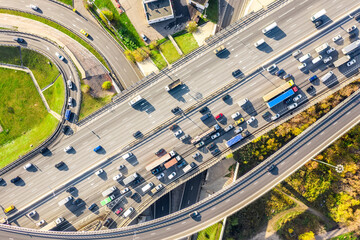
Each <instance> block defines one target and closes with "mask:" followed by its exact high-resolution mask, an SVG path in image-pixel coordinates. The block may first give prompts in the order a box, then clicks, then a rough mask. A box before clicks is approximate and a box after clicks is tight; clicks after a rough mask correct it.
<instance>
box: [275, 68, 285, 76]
mask: <svg viewBox="0 0 360 240" xmlns="http://www.w3.org/2000/svg"><path fill="white" fill-rule="evenodd" d="M283 73H285V71H284V69H280V70H279V71H277V72H276V73H275V75H276V76H280V75H282V74H283Z"/></svg>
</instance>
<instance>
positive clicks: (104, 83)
mask: <svg viewBox="0 0 360 240" xmlns="http://www.w3.org/2000/svg"><path fill="white" fill-rule="evenodd" d="M111 86H112V84H111V82H110V81H106V82H103V84H102V85H101V87H102V89H104V90H109V89H110V88H111Z"/></svg>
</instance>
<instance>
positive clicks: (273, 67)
mask: <svg viewBox="0 0 360 240" xmlns="http://www.w3.org/2000/svg"><path fill="white" fill-rule="evenodd" d="M276 68H277V66H276V64H275V63H274V64H273V65H271V66H269V67H267V68H266V70H267V71H268V72H272V71H274V70H275V69H276Z"/></svg>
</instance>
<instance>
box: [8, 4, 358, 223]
mask: <svg viewBox="0 0 360 240" xmlns="http://www.w3.org/2000/svg"><path fill="white" fill-rule="evenodd" d="M291 4H292V3H289V4H288V5H286V6H284V7H283V8H281V9H279V10H277V14H276V16H273V15H270V16H269V17H268V18H266V19H263V20H261V21H260V22H256V23H254V24H253V25H252V26H251V27H249V29H247V30H248V31H243V32H240V33H237V34H235V36H236V38H234V37H232V38H230V39H229V40H227V41H226V43H225V45H226V47H227V48H228V49H229V50H230V55H229V56H228V58H220V59H218V58H217V57H216V56H215V55H214V54H213V53H212V52H208V53H206V54H204V55H202V56H200V57H199V58H198V59H197V61H199V62H200V64H196V65H191V66H189V67H187V68H184V69H181V70H179V71H177V72H176V74H174V76H172V77H173V78H175V77H178V78H180V79H182V80H183V81H184V82H185V84H186V86H185V87H184V88H183V89H181V90H179V91H176V93H175V94H173V95H170V94H167V93H166V92H165V90H164V86H165V85H166V84H167V83H169V82H170V80H169V79H168V80H161V81H159V82H157V83H155V84H154V85H152V86H151V87H149V88H148V89H146V91H144V92H141V95H142V96H143V97H144V98H145V99H146V100H147V101H148V102H149V103H150V104H151V106H147V107H146V112H145V111H144V112H140V111H136V110H135V109H132V108H130V107H129V106H128V104H127V103H123V104H121V105H119V106H118V107H117V108H115V109H113V110H112V111H110V112H109V113H107V114H104V115H102V116H100V117H99V118H98V119H97V120H96V121H94V122H92V123H90V124H89V125H87V126H85V127H83V128H82V129H81V130H80V131H79V132H77V133H76V134H75V135H74V136H73V137H71V138H69V139H64V141H61V142H60V143H57V144H56V145H54V146H52V147H51V148H50V150H51V151H52V156H51V157H43V156H38V157H37V158H35V159H34V160H33V161H32V162H33V163H35V164H36V166H38V167H39V168H40V169H42V172H41V173H34V174H30V173H25V172H24V171H23V169H22V168H21V169H20V168H19V169H16V170H14V171H12V172H10V173H9V174H6V175H5V177H4V178H5V180H7V181H9V179H10V178H11V177H13V176H16V175H20V176H21V177H22V178H23V179H24V181H25V183H26V184H25V186H23V187H15V186H11V187H10V186H9V185H8V186H6V187H5V188H4V189H3V191H2V199H1V205H4V206H7V205H9V204H14V205H16V206H17V207H18V208H19V209H21V208H22V207H24V206H26V205H27V204H29V203H31V202H32V201H35V200H36V199H37V198H38V197H40V196H42V195H43V194H46V193H47V192H49V191H52V190H54V189H56V187H57V186H59V185H61V184H63V183H66V182H67V181H68V180H69V179H72V178H73V177H74V176H76V175H78V177H77V179H76V180H86V181H82V182H81V183H80V184H79V185H77V188H79V190H80V191H79V192H80V193H81V196H82V198H83V199H84V200H86V202H87V204H91V203H92V201H99V200H100V199H99V196H101V192H102V191H103V190H105V189H106V188H108V187H110V186H111V185H113V183H112V179H110V181H109V182H107V183H106V186H105V184H104V180H106V179H107V178H112V176H113V175H114V174H115V172H116V171H117V170H116V169H115V168H116V166H117V165H119V164H121V163H125V165H126V166H127V169H126V170H127V171H128V173H131V172H134V171H138V172H139V173H140V174H141V175H142V176H143V177H145V178H148V176H145V174H146V173H145V172H144V170H143V167H144V166H145V165H146V164H147V163H148V162H149V161H151V160H153V159H154V158H155V156H154V152H155V151H156V150H157V149H159V148H160V147H164V148H165V149H166V150H168V151H169V150H171V148H172V146H175V150H176V151H178V152H179V153H180V154H182V153H184V152H187V151H188V150H190V151H195V149H193V148H192V147H190V146H188V145H185V146H187V147H184V145H183V144H181V143H179V141H178V140H177V139H176V138H175V137H174V136H173V135H172V133H171V132H170V131H169V130H162V131H160V132H159V133H157V134H156V135H154V136H153V137H151V138H150V139H147V140H145V141H144V142H142V143H141V144H139V145H137V146H136V147H135V148H134V150H133V152H134V154H135V156H136V161H132V162H125V161H123V160H113V159H111V160H109V161H107V163H106V164H105V165H107V166H108V167H107V168H104V169H105V172H106V173H107V176H106V177H105V178H104V180H102V179H99V177H97V176H95V175H94V174H93V170H91V169H90V171H89V172H88V174H83V172H84V171H87V169H88V167H89V166H93V165H94V169H96V168H97V164H99V162H100V161H102V160H106V158H107V157H109V156H110V155H112V154H111V153H113V152H115V151H117V149H121V148H123V147H124V146H126V144H127V142H128V140H129V139H132V136H131V134H132V133H133V132H135V131H136V130H141V131H142V132H146V131H148V130H150V129H151V128H153V127H155V126H157V125H159V124H160V123H161V122H162V121H164V120H165V119H167V118H169V117H171V116H172V114H171V113H170V109H171V108H173V107H174V106H176V105H179V106H181V107H182V108H187V107H189V106H191V105H192V104H193V103H194V102H196V101H198V100H201V99H202V98H204V97H205V96H207V95H209V94H210V93H211V92H212V91H214V89H217V88H220V87H221V86H222V85H225V84H226V83H227V81H229V80H232V76H231V72H232V71H233V70H234V69H236V66H241V70H242V71H243V72H245V73H249V72H251V71H252V70H253V68H257V67H258V66H259V65H262V64H263V63H264V62H265V61H266V59H270V58H271V57H275V56H277V55H276V54H278V53H279V52H281V51H284V50H285V49H286V47H288V46H291V44H294V43H296V42H297V41H298V40H299V39H300V37H301V36H304V32H306V33H308V34H310V33H314V32H316V30H315V28H314V26H313V24H312V23H311V22H310V21H309V20H308V17H306V18H305V17H303V16H302V15H300V13H299V12H301V11H294V10H293V6H292V5H291ZM306 4H307V3H306V2H305V3H304V4H302V5H301V8H302V9H306V8H309V7H312V8H316V7H319V6H320V5H321V3H320V2H317V3H316V6H313V5H306ZM309 4H310V3H309ZM317 4H319V5H317ZM328 5H329V7H328V8H327V11H328V15H329V17H331V18H333V19H336V18H337V17H339V16H341V14H344V13H345V11H346V9H339V8H337V6H338V5H335V3H333V5H331V4H328ZM300 10H301V9H300ZM291 11H294V13H293V15H292V19H294V18H295V17H297V19H296V24H294V25H291V26H286V27H282V26H281V24H283V25H284V26H285V25H286V22H287V19H288V18H285V17H284V16H285V15H286V14H290V13H291ZM280 13H282V14H285V15H284V16H282V15H281V14H280ZM310 15H311V14H309V16H310ZM269 18H270V19H271V18H272V19H278V20H276V21H277V22H278V25H279V26H280V28H281V29H282V31H283V32H285V35H286V37H283V38H281V39H266V42H267V43H268V44H269V46H271V49H272V50H271V51H270V52H262V51H259V50H257V49H255V48H254V47H253V42H254V39H255V40H257V38H260V37H263V35H262V33H261V29H262V28H263V27H264V26H266V24H267V22H268V21H273V20H269ZM353 21H354V20H351V19H345V20H344V22H342V23H341V24H340V26H338V27H341V28H337V29H335V30H334V31H333V32H331V36H330V35H329V34H328V32H327V33H326V34H327V35H326V34H325V35H326V38H325V39H321V40H320V41H328V40H329V39H331V38H332V37H333V36H334V35H336V32H337V31H338V32H341V33H342V34H344V28H346V27H348V26H350V25H352V24H354V22H353ZM299 25H301V29H299V31H298V32H296V33H295V32H294V33H293V32H292V29H293V28H294V27H293V26H295V27H298V26H299ZM288 28H289V29H288ZM251 29H256V31H252V33H251V35H254V36H251V38H249V31H251ZM238 39H242V40H241V43H239V40H238ZM346 41H347V40H345V43H346ZM280 42H281V44H280ZM319 43H320V42H318V43H314V44H313V45H312V46H310V47H308V48H306V47H307V45H304V49H303V51H304V52H307V51H311V50H312V51H313V49H314V47H316V46H318V45H320V44H321V43H322V42H321V43H320V44H319ZM336 47H337V49H340V48H341V45H340V46H336ZM248 51H250V52H251V53H252V54H247V52H248ZM287 57H289V56H288V55H287ZM294 61H295V60H294V59H293V58H291V57H290V58H287V59H284V60H283V62H281V63H279V64H278V65H279V67H280V68H284V69H286V71H288V72H291V73H293V75H294V76H295V79H296V84H297V85H299V86H300V87H304V88H305V87H307V86H309V83H308V82H307V80H306V78H307V77H308V76H310V75H309V74H311V72H316V73H320V75H322V74H324V73H322V72H321V71H320V70H321V69H318V67H316V66H314V67H312V68H310V70H311V72H309V73H308V74H307V75H305V76H304V73H301V72H300V71H298V70H297V63H296V64H294ZM225 63H226V64H225ZM204 64H206V65H204ZM220 68H221V69H222V71H219V70H218V69H220ZM354 69H355V66H354ZM340 70H341V69H340ZM347 71H348V70H347V69H345V72H342V73H347ZM334 72H335V74H336V75H337V76H338V75H339V74H340V76H341V74H342V73H341V72H340V73H339V72H337V70H336V71H334ZM340 76H339V78H340ZM194 79H198V81H194ZM218 79H225V81H224V82H219V80H218ZM204 83H206V84H204ZM281 83H283V80H281V79H279V78H276V77H274V76H272V75H270V74H269V73H267V72H261V74H258V75H256V76H255V77H253V78H250V79H246V80H245V81H243V82H240V83H239V84H238V85H237V86H236V87H235V88H233V89H231V90H230V91H229V93H230V95H231V97H232V99H233V100H232V102H231V103H226V102H223V101H222V100H221V96H218V97H216V98H214V99H213V100H211V101H210V102H209V105H210V109H211V111H212V112H213V114H214V115H215V114H217V113H219V112H222V113H224V115H225V116H227V118H229V116H230V115H231V114H232V113H233V112H235V111H238V110H239V108H238V107H237V106H236V104H235V103H236V102H237V101H238V100H240V99H243V98H244V96H245V97H248V98H249V99H250V102H251V105H252V106H253V107H252V108H251V109H256V111H257V112H256V113H255V112H254V110H251V109H250V111H248V113H246V111H245V110H244V111H242V114H243V115H244V117H245V118H248V117H249V114H251V115H258V117H257V120H258V122H257V124H256V125H253V126H250V127H249V129H250V130H251V131H253V130H256V128H258V127H260V126H262V125H264V124H265V123H267V121H266V119H264V118H263V117H262V113H263V112H264V113H265V112H266V111H267V109H266V107H265V105H264V103H263V101H262V100H261V96H263V94H265V93H267V92H268V91H269V89H271V88H273V87H274V85H275V86H278V85H280V84H281ZM325 87H326V86H325V85H322V84H321V85H319V86H316V89H317V91H318V90H321V89H323V88H325ZM164 101H166V102H167V103H168V104H166V105H165V104H163V102H164ZM144 109H145V107H144ZM154 110H155V111H154ZM246 110H248V109H246ZM279 111H280V113H282V112H281V111H283V109H280V110H279ZM130 116H131V117H130ZM199 117H200V114H199V113H198V112H192V113H190V114H188V115H187V116H186V118H182V119H180V120H179V121H178V123H179V125H180V126H181V128H182V129H183V130H184V131H185V132H186V133H189V134H190V135H191V136H195V135H196V134H198V133H200V132H201V131H203V130H205V129H206V126H205V125H204V124H202V123H199V120H198V119H199ZM213 123H214V122H213ZM227 123H230V120H229V119H228V120H227V121H225V122H223V125H222V126H223V127H224V126H225V125H226V124H227ZM138 126H141V128H140V129H139V127H138ZM227 137H229V135H227V136H225V139H226V138H227ZM222 142H223V139H221V140H220V139H219V140H217V143H219V148H220V149H221V148H224V145H223V144H222V145H221V144H220V143H222ZM70 144H71V145H72V146H74V148H75V151H76V153H75V152H74V153H73V154H66V153H64V151H63V148H64V147H66V146H67V145H70ZM99 144H100V145H102V146H103V147H104V149H105V152H103V153H102V154H95V153H94V152H92V149H93V148H94V147H95V146H97V145H99ZM203 154H204V155H205V154H209V152H208V151H207V150H206V149H204V151H203ZM207 156H209V155H207ZM190 158H191V155H190ZM204 159H205V158H204ZM60 160H65V162H66V164H67V167H68V169H67V170H66V169H65V170H64V171H58V170H56V169H55V168H54V167H53V165H54V164H55V163H57V162H58V161H60ZM187 160H188V161H189V159H187ZM190 161H192V160H190ZM133 165H134V167H133ZM139 169H140V170H139ZM141 171H142V172H141ZM128 173H126V174H128ZM43 179H46V181H43ZM89 186H91V187H89ZM100 186H101V189H99V188H100ZM119 188H121V187H120V186H119ZM94 189H99V190H98V193H96V194H95V193H94ZM29 193H31V194H29ZM3 195H4V197H3ZM65 196H66V194H62V195H61V196H58V195H56V199H57V200H56V199H54V200H52V202H53V203H54V204H56V202H57V201H58V200H60V199H62V197H65ZM84 196H86V197H84ZM14 199H15V200H14ZM25 199H26V201H25ZM40 211H41V217H44V218H45V219H51V218H52V219H54V218H55V216H56V215H58V214H59V212H63V210H62V209H57V208H51V206H47V207H46V208H42V209H41V210H39V212H40ZM65 214H67V216H66V218H67V219H68V218H69V220H71V219H73V218H71V216H70V215H69V213H65ZM86 214H88V213H86ZM72 217H74V216H72ZM19 221H20V222H21V220H19ZM22 223H24V224H25V225H29V223H26V222H25V221H24V222H22Z"/></svg>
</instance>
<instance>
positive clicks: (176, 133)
mask: <svg viewBox="0 0 360 240" xmlns="http://www.w3.org/2000/svg"><path fill="white" fill-rule="evenodd" d="M182 132H183V131H182V130H177V131H176V132H175V133H174V135H175V137H177V136H180V135H181V134H182Z"/></svg>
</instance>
